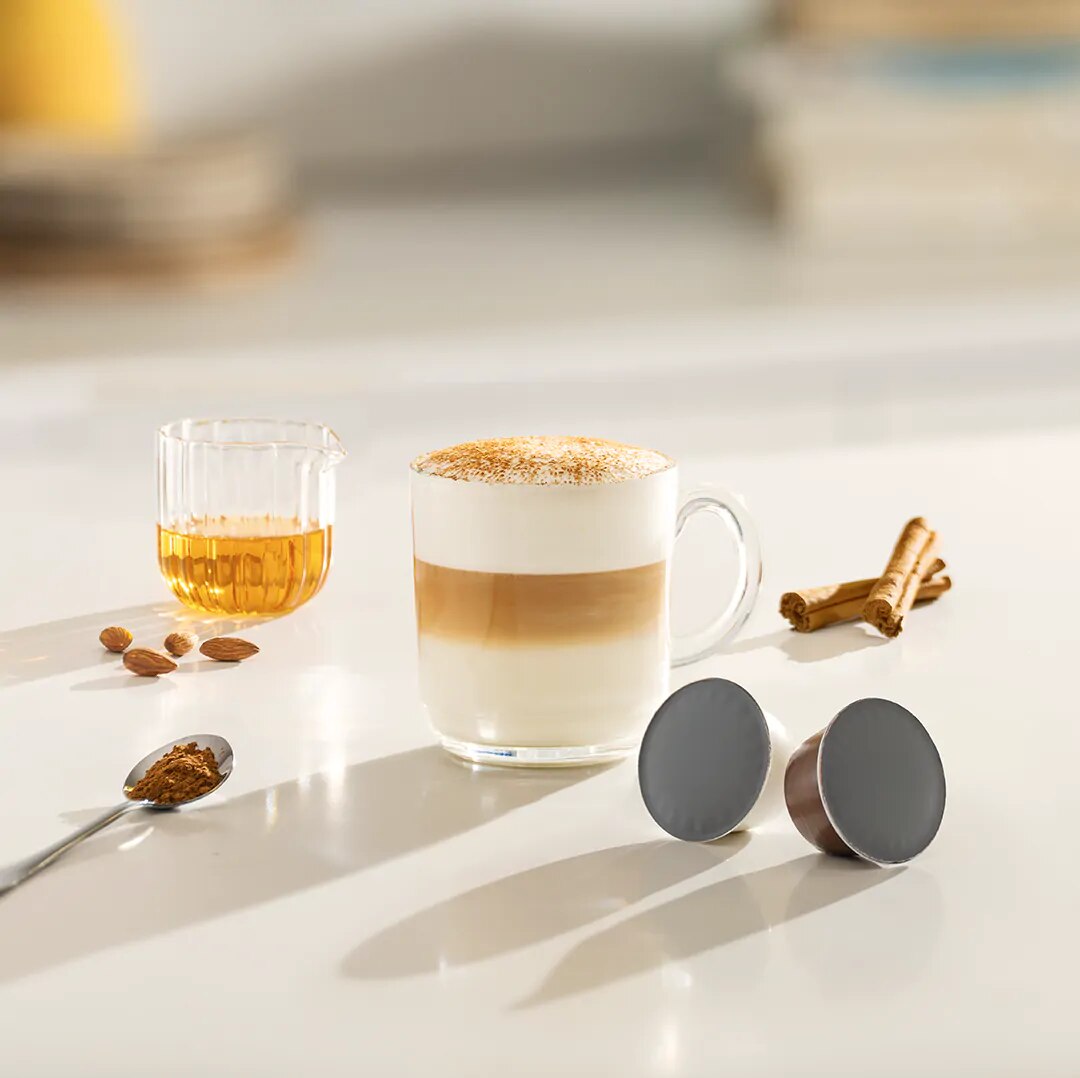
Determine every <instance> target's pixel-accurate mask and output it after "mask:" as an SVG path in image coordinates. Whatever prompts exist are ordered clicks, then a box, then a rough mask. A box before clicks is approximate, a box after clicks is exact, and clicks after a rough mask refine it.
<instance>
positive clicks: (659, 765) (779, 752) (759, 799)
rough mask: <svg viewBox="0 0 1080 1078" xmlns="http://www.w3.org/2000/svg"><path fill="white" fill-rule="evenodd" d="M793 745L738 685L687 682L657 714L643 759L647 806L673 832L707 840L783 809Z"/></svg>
mask: <svg viewBox="0 0 1080 1078" xmlns="http://www.w3.org/2000/svg"><path fill="white" fill-rule="evenodd" d="M789 752H790V744H789V742H788V739H787V736H786V734H785V733H784V731H783V728H782V727H781V726H780V725H779V723H777V722H776V721H775V720H774V719H771V718H768V717H766V715H765V713H764V712H763V711H762V710H761V708H760V707H759V706H758V704H757V701H756V700H755V699H754V698H753V697H752V696H751V695H750V694H749V693H748V692H747V691H746V690H745V689H744V688H742V687H741V686H739V685H736V684H735V683H734V682H732V681H725V680H724V679H722V678H706V679H704V680H703V681H695V682H692V683H691V684H689V685H685V686H683V688H681V689H679V690H678V691H677V692H674V693H672V694H671V696H669V697H668V698H667V700H666V701H664V703H663V704H661V705H660V708H659V710H657V712H656V714H655V715H654V716H653V717H652V721H651V722H650V723H649V727H648V729H647V730H646V731H645V737H644V738H643V740H642V742H641V751H640V754H639V756H638V782H639V784H640V787H641V796H642V798H643V799H644V801H645V807H646V808H647V809H648V810H649V813H650V815H651V816H652V818H653V819H654V820H655V821H656V822H657V823H658V824H659V825H660V826H661V827H662V828H663V829H664V830H665V831H667V833H668V834H669V835H674V836H675V838H680V839H683V840H684V841H686V842H709V841H711V840H712V839H717V838H722V837H723V836H724V835H727V834H729V833H730V832H732V831H741V830H746V829H747V828H750V827H754V826H756V825H757V824H759V823H762V822H763V821H764V820H765V819H767V818H768V817H769V816H771V815H773V814H775V813H776V812H778V811H779V810H780V807H781V805H782V802H783V796H782V787H783V775H784V764H785V762H786V761H787V757H788V754H789Z"/></svg>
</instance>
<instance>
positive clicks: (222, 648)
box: [199, 636, 259, 663]
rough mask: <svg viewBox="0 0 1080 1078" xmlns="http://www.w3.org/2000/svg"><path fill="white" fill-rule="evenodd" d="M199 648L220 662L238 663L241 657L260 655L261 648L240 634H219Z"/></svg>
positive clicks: (207, 655) (247, 657)
mask: <svg viewBox="0 0 1080 1078" xmlns="http://www.w3.org/2000/svg"><path fill="white" fill-rule="evenodd" d="M199 650H200V651H201V652H202V653H203V654H204V655H205V656H206V657H207V658H208V659H216V660H217V661H218V662H219V663H238V662H240V661H241V659H250V658H251V656H252V655H258V654H259V649H258V647H256V645H255V644H252V643H251V642H250V641H248V640H241V639H240V637H238V636H217V637H214V639H213V640H206V641H204V642H203V645H202V647H200V648H199Z"/></svg>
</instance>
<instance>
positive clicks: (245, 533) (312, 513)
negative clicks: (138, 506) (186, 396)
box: [157, 419, 345, 615]
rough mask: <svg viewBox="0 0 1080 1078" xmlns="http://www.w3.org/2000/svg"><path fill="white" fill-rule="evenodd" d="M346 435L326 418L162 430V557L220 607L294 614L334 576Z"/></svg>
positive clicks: (206, 606) (189, 587) (190, 590)
mask: <svg viewBox="0 0 1080 1078" xmlns="http://www.w3.org/2000/svg"><path fill="white" fill-rule="evenodd" d="M344 456H345V449H344V447H343V446H342V444H341V441H340V439H339V438H338V436H337V435H336V434H335V433H334V432H333V431H332V430H330V428H329V427H324V426H322V425H321V424H319V423H303V422H295V421H291V420H277V419H181V420H178V421H176V422H175V423H169V424H167V425H166V426H164V427H162V428H161V429H160V430H159V431H158V443H157V467H158V521H157V524H158V527H157V532H158V564H159V566H160V568H161V573H162V576H164V577H165V581H166V583H167V584H168V585H169V587H170V588H171V589H172V591H173V594H174V595H176V597H177V598H178V599H179V600H180V601H181V602H183V603H186V604H187V605H188V606H190V607H194V608H195V609H196V610H203V611H206V612H208V613H211V614H267V615H273V614H284V613H287V612H288V611H290V610H295V609H296V608H297V607H298V606H300V605H301V604H303V603H306V602H307V601H308V599H310V598H311V597H312V596H313V595H315V594H316V592H318V591H319V589H320V588H321V587H322V586H323V583H324V581H325V580H326V575H327V573H328V572H329V569H330V557H331V552H332V549H333V524H334V488H335V482H334V478H335V476H334V469H335V467H336V465H337V464H338V463H340V461H341V460H342V459H343V458H344Z"/></svg>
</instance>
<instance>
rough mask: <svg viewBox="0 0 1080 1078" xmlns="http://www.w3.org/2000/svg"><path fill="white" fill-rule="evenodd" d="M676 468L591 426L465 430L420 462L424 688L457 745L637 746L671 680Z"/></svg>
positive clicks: (576, 752) (571, 752)
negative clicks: (458, 441)
mask: <svg viewBox="0 0 1080 1078" xmlns="http://www.w3.org/2000/svg"><path fill="white" fill-rule="evenodd" d="M676 494H677V477H676V470H675V467H674V463H673V462H672V460H671V459H670V458H669V457H667V456H665V455H663V454H661V453H656V452H653V451H651V450H645V449H639V448H636V447H633V446H625V445H620V444H618V443H613V442H606V441H600V440H596V439H586V438H546V437H545V438H510V439H497V440H492V441H483V442H469V443H466V444H464V445H460V446H454V447H452V448H450V449H446V450H439V451H437V452H434V453H429V454H426V455H425V456H422V457H420V458H418V459H417V460H415V461H414V462H413V465H412V501H413V540H414V568H415V584H416V615H417V629H418V633H419V648H420V682H421V693H422V695H423V698H424V701H425V703H426V705H427V708H428V711H429V714H430V717H431V720H432V722H433V724H434V726H435V728H436V730H437V731H438V732H439V734H440V736H441V737H442V739H443V742H444V744H445V745H446V746H447V747H448V748H450V749H451V750H452V751H455V752H458V753H459V754H460V755H464V756H467V757H469V758H471V759H492V758H493V759H500V758H501V759H503V760H505V761H506V762H521V763H543V762H567V761H568V760H573V759H582V760H586V759H594V758H597V757H603V756H607V755H613V754H616V753H618V752H620V751H625V750H626V749H628V748H631V747H633V746H634V745H635V744H636V743H637V740H638V739H639V738H640V736H641V733H642V731H643V729H644V727H645V724H646V723H647V722H648V719H649V718H650V717H651V715H652V713H653V711H654V710H655V709H656V707H657V706H658V704H659V703H660V701H661V700H662V699H663V698H664V696H665V695H666V692H667V684H668V667H669V662H668V615H667V609H668V599H667V594H668V560H669V556H670V553H671V546H672V542H673V532H674V520H675V510H676Z"/></svg>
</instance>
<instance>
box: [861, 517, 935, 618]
mask: <svg viewBox="0 0 1080 1078" xmlns="http://www.w3.org/2000/svg"><path fill="white" fill-rule="evenodd" d="M937 550H938V535H937V532H935V531H933V530H932V529H931V528H930V525H929V524H927V523H926V521H925V520H923V518H922V517H915V518H914V519H913V520H909V521H908V522H907V524H906V525H904V530H903V531H902V532H901V533H900V538H899V539H897V541H896V546H895V547H893V552H892V557H890V558H889V563H888V565H886V566H885V572H884V573H883V574H882V577H881V579H880V580H879V581H878V582H877V583H876V584H875V585H874V586H873V588H872V589H871V591H870V595H869V596H868V597H867V600H866V605H865V606H864V607H863V617H864V618H865V619H866V620H867V621H868V622H869V623H870V624H871V625H873V626H874V628H875V629H877V630H878V631H879V632H881V633H882V634H883V635H885V636H888V637H894V636H898V635H899V634H900V633H901V632H902V631H903V627H904V615H905V614H907V612H908V611H909V610H910V609H911V608H912V606H914V605H915V599H916V597H917V596H918V594H919V589H920V587H921V586H922V583H923V581H924V580H925V579H926V578H927V577H928V576H930V574H931V569H932V567H933V565H934V564H935V563H936V562H937V561H938V560H939V559H938V556H937Z"/></svg>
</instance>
